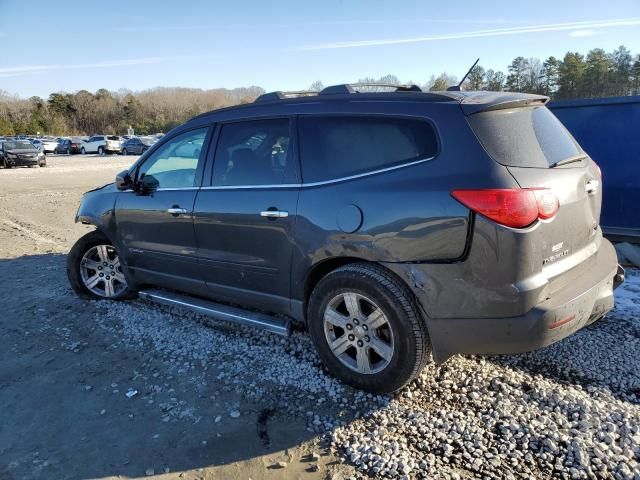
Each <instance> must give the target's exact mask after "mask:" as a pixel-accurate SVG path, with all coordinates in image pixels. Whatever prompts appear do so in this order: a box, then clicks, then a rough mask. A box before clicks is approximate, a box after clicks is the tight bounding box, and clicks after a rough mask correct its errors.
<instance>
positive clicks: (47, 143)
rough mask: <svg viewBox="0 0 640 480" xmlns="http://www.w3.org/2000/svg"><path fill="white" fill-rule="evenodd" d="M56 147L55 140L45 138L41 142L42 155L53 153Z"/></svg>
mask: <svg viewBox="0 0 640 480" xmlns="http://www.w3.org/2000/svg"><path fill="white" fill-rule="evenodd" d="M57 146H58V140H57V139H55V138H47V139H45V140H43V141H42V150H43V151H44V153H53V152H55V150H56V147H57Z"/></svg>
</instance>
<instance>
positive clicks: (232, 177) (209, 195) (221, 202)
mask: <svg viewBox="0 0 640 480" xmlns="http://www.w3.org/2000/svg"><path fill="white" fill-rule="evenodd" d="M290 123H291V122H290V120H289V119H288V118H275V119H263V120H252V121H243V122H234V123H225V124H223V125H221V127H220V131H219V134H218V141H217V147H216V152H215V159H214V167H213V179H212V182H211V183H212V185H211V186H210V187H203V188H202V189H201V191H200V192H199V193H198V197H197V199H196V204H195V209H194V217H195V230H196V238H197V242H198V254H199V257H200V268H201V272H202V276H203V278H204V280H205V282H206V285H207V288H208V290H209V292H210V293H209V295H210V296H212V297H213V298H217V299H220V300H225V301H230V302H234V303H242V304H243V305H246V306H252V307H256V308H261V309H264V310H268V311H273V312H281V313H288V311H289V308H290V270H291V254H292V248H293V240H292V235H291V234H292V231H293V225H294V222H295V219H296V207H297V202H298V193H299V184H300V180H299V169H298V168H297V165H296V162H297V159H296V157H295V155H294V149H293V147H292V144H293V142H292V141H290V140H291V138H292V135H291V125H290Z"/></svg>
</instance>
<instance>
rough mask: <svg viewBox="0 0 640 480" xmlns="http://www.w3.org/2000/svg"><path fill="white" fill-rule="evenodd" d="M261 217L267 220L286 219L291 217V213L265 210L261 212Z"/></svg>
mask: <svg viewBox="0 0 640 480" xmlns="http://www.w3.org/2000/svg"><path fill="white" fill-rule="evenodd" d="M260 216H261V217H267V218H286V217H288V216H289V212H285V211H283V210H263V211H262V212H260Z"/></svg>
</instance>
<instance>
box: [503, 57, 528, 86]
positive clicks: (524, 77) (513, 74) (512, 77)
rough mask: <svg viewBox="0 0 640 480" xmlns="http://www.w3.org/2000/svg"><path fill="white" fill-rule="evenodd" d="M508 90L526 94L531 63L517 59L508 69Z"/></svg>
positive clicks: (520, 58) (522, 58)
mask: <svg viewBox="0 0 640 480" xmlns="http://www.w3.org/2000/svg"><path fill="white" fill-rule="evenodd" d="M507 70H508V72H509V75H507V90H508V91H510V92H524V91H526V88H527V85H528V71H529V61H528V60H527V59H526V58H524V57H516V58H514V59H513V62H511V65H509V67H508V69H507Z"/></svg>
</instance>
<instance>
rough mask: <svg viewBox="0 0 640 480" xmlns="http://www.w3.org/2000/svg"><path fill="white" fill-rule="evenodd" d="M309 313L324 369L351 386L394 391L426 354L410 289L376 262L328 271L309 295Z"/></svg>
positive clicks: (417, 368)
mask: <svg viewBox="0 0 640 480" xmlns="http://www.w3.org/2000/svg"><path fill="white" fill-rule="evenodd" d="M308 318H309V331H310V333H311V337H312V338H313V341H314V344H315V346H316V348H317V350H318V354H319V355H320V358H321V359H322V361H323V362H324V364H325V366H326V367H327V369H328V370H329V372H330V373H331V374H333V375H335V376H336V377H338V378H339V379H341V380H343V381H344V382H345V383H348V384H349V385H352V386H354V387H356V388H361V389H363V390H367V391H370V392H374V393H389V392H394V391H397V390H399V389H401V388H402V387H404V386H405V385H406V384H407V383H409V382H410V381H411V380H413V379H414V378H415V377H416V376H417V375H418V374H419V373H420V371H421V370H422V368H423V367H424V365H425V364H426V362H427V361H428V359H429V356H430V345H429V338H428V335H427V330H426V326H425V324H424V321H423V319H422V317H421V315H420V312H419V310H418V306H417V304H416V301H415V298H414V297H413V294H412V293H411V292H410V291H409V290H408V288H407V287H406V285H404V284H403V283H402V282H401V281H400V280H399V279H397V278H396V277H395V276H394V275H393V274H391V273H390V272H388V271H387V270H385V269H384V268H382V267H380V266H378V265H374V264H366V263H357V264H352V265H347V266H345V267H342V268H339V269H337V270H334V271H333V272H331V273H329V274H328V275H327V276H326V277H324V278H323V279H322V280H320V282H319V283H318V285H317V286H316V288H315V289H314V290H313V292H312V294H311V298H310V300H309V309H308Z"/></svg>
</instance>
